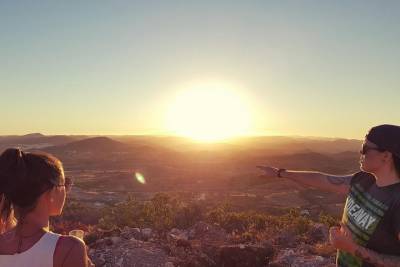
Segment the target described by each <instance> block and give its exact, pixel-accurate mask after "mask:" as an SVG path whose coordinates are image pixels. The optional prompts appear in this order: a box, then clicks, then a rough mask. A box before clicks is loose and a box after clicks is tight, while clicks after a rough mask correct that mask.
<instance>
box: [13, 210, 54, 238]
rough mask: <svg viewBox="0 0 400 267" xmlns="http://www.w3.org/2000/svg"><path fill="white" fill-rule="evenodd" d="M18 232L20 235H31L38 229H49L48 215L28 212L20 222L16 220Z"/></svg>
mask: <svg viewBox="0 0 400 267" xmlns="http://www.w3.org/2000/svg"><path fill="white" fill-rule="evenodd" d="M17 227H19V232H20V234H22V235H32V234H34V233H35V232H38V231H39V230H40V229H44V230H46V231H48V230H49V216H48V215H41V214H37V213H29V214H28V215H27V216H26V217H25V218H24V219H23V220H22V222H18V224H17Z"/></svg>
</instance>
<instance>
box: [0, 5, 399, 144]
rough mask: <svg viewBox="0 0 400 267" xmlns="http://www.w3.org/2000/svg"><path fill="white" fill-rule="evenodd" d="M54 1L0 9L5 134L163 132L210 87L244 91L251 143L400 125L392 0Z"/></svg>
mask: <svg viewBox="0 0 400 267" xmlns="http://www.w3.org/2000/svg"><path fill="white" fill-rule="evenodd" d="M39 2H40V3H39ZM59 2H60V1H1V2H0V92H1V95H0V116H1V117H0V118H1V120H0V122H1V125H0V134H25V133H29V132H42V133H46V134H63V133H66V134H141V133H163V131H164V130H165V129H164V128H163V125H164V120H165V112H166V109H168V105H169V103H170V102H171V98H172V96H173V95H174V94H175V93H176V91H177V90H178V88H180V89H181V88H182V86H184V85H185V84H191V83H202V82H204V81H219V82H224V83H228V84H232V85H235V86H236V85H237V86H238V87H239V88H240V90H241V91H242V92H243V93H244V94H245V95H246V96H247V98H248V101H249V102H250V103H251V106H252V112H253V113H252V114H253V120H254V127H253V128H254V129H253V130H254V133H255V134H288V135H313V136H336V137H349V138H362V137H363V136H364V134H365V132H366V131H367V130H368V128H369V127H371V126H373V125H375V124H381V123H394V124H400V97H399V96H400V88H399V86H400V75H399V70H400V51H399V49H400V47H399V44H400V27H399V25H400V17H399V15H398V14H399V10H400V1H300V0H293V1H283V0H279V1H266V0H263V1H234V0H230V1H205V0H201V1H188V0H184V1H140V2H139V1H64V3H59Z"/></svg>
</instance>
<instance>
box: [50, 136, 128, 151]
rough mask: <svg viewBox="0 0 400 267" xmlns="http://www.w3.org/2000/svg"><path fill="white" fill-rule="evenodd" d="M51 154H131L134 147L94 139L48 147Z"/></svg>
mask: <svg viewBox="0 0 400 267" xmlns="http://www.w3.org/2000/svg"><path fill="white" fill-rule="evenodd" d="M45 150H46V151H48V152H51V153H56V154H57V153H66V152H74V153H84V152H106V153H110V152H130V151H132V147H131V146H129V145H127V144H124V143H121V142H119V141H115V140H113V139H111V138H108V137H92V138H86V139H83V140H79V141H75V142H71V143H68V144H65V145H60V146H52V147H47V148H46V149H45Z"/></svg>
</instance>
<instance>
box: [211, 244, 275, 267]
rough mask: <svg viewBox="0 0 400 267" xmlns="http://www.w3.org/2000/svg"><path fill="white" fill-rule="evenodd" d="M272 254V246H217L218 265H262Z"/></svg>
mask: <svg viewBox="0 0 400 267" xmlns="http://www.w3.org/2000/svg"><path fill="white" fill-rule="evenodd" d="M273 254H274V249H273V247H272V246H270V247H263V246H257V245H224V246H221V247H220V248H219V259H218V266H226V267H228V266H229V267H236V266H241V267H246V266H248V267H264V266H266V265H267V264H268V263H269V261H270V259H271V258H272V256H273Z"/></svg>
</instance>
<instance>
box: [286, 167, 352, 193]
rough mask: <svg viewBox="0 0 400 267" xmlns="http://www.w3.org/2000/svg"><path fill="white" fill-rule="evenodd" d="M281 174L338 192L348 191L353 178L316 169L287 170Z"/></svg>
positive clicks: (300, 181)
mask: <svg viewBox="0 0 400 267" xmlns="http://www.w3.org/2000/svg"><path fill="white" fill-rule="evenodd" d="M281 176H282V177H284V178H288V179H291V180H293V181H295V182H298V183H301V184H304V185H308V186H311V187H316V188H319V189H322V190H326V191H332V192H338V193H347V191H348V184H349V181H350V179H351V176H350V175H348V176H336V175H331V174H326V173H321V172H316V171H292V170H286V171H284V172H282V173H281Z"/></svg>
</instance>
